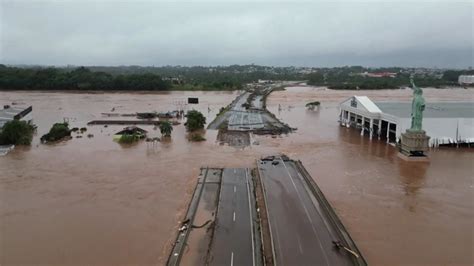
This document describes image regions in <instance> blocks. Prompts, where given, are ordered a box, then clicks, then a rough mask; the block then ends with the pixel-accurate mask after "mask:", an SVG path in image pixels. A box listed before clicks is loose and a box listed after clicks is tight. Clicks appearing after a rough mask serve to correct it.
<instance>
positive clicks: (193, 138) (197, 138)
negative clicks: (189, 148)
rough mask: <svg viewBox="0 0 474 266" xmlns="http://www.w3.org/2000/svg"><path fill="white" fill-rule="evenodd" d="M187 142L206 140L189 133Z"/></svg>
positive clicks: (196, 134) (199, 135) (198, 135)
mask: <svg viewBox="0 0 474 266" xmlns="http://www.w3.org/2000/svg"><path fill="white" fill-rule="evenodd" d="M189 140H190V141H205V140H206V139H205V138H204V137H203V136H201V134H198V133H191V134H190V135H189Z"/></svg>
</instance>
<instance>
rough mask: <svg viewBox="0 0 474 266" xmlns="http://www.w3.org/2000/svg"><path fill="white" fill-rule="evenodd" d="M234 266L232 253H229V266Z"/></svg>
mask: <svg viewBox="0 0 474 266" xmlns="http://www.w3.org/2000/svg"><path fill="white" fill-rule="evenodd" d="M233 265H234V252H231V253H230V266H233Z"/></svg>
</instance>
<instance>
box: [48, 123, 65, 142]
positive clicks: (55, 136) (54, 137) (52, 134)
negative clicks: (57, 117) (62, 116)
mask: <svg viewBox="0 0 474 266" xmlns="http://www.w3.org/2000/svg"><path fill="white" fill-rule="evenodd" d="M70 136H71V130H70V129H69V124H68V123H66V122H64V123H55V124H54V125H53V126H52V127H51V129H50V130H49V132H48V133H46V134H44V135H43V136H42V137H41V142H43V143H44V142H51V141H58V140H61V139H63V138H65V137H70Z"/></svg>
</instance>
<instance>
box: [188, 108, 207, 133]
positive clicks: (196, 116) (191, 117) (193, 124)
mask: <svg viewBox="0 0 474 266" xmlns="http://www.w3.org/2000/svg"><path fill="white" fill-rule="evenodd" d="M186 117H187V120H186V123H185V124H184V125H185V126H186V129H187V130H188V131H195V130H198V129H203V128H204V125H205V124H206V117H204V115H203V114H202V113H201V112H199V111H196V110H191V111H188V113H187V114H186Z"/></svg>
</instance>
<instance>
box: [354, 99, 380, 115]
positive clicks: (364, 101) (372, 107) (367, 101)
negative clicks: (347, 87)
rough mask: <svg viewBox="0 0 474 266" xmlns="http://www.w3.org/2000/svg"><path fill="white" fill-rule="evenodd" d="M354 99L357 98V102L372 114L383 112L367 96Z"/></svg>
mask: <svg viewBox="0 0 474 266" xmlns="http://www.w3.org/2000/svg"><path fill="white" fill-rule="evenodd" d="M354 98H356V100H357V101H359V102H360V103H361V104H362V105H363V106H364V107H365V109H367V111H369V112H371V113H381V112H382V111H381V110H380V109H379V107H378V106H377V105H375V103H374V102H372V100H371V99H369V97H367V96H354Z"/></svg>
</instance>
